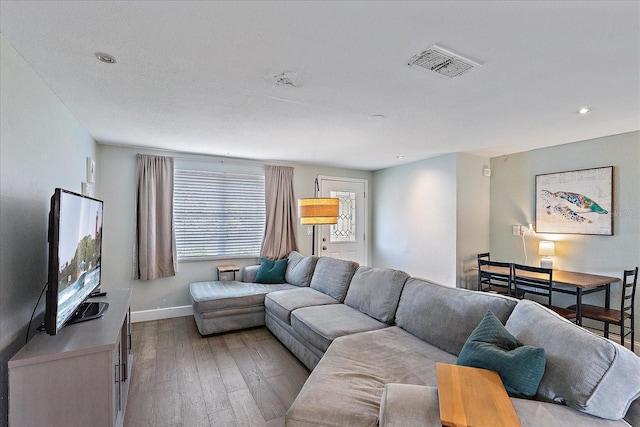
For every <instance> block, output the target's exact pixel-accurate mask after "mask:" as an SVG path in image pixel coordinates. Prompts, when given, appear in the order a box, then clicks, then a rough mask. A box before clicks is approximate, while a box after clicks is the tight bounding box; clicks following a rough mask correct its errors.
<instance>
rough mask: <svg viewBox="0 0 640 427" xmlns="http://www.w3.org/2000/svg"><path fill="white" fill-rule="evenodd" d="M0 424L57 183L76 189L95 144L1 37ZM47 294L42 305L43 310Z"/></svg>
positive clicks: (41, 272)
mask: <svg viewBox="0 0 640 427" xmlns="http://www.w3.org/2000/svg"><path fill="white" fill-rule="evenodd" d="M0 67H1V68H0V82H1V84H0V129H1V131H0V194H1V203H0V235H1V238H0V253H1V254H2V255H1V256H0V325H1V326H0V355H1V356H0V369H1V371H0V372H1V374H0V396H1V398H0V425H6V423H7V399H6V396H7V372H6V367H7V361H8V359H10V358H11V357H12V356H13V355H14V354H15V352H16V351H17V350H19V349H20V347H22V345H24V341H25V335H26V330H27V324H28V322H29V318H30V316H31V312H32V310H33V308H34V305H35V304H36V301H37V300H38V295H39V294H40V292H41V291H42V289H43V288H44V286H45V284H46V282H47V253H48V247H47V229H48V215H49V204H50V198H51V195H52V194H53V192H54V189H55V188H56V187H61V188H66V189H68V190H72V191H76V192H80V189H81V187H80V185H81V182H82V181H84V180H85V177H86V174H85V171H86V169H85V165H86V162H85V161H86V157H91V158H93V159H95V158H96V153H97V151H96V143H95V142H94V140H93V139H92V138H91V136H90V135H89V134H88V133H87V132H86V131H85V129H84V128H83V127H82V125H81V124H80V123H79V122H78V121H77V120H76V119H75V117H74V116H73V115H72V114H71V113H70V112H69V111H68V110H67V108H66V107H65V106H64V104H62V102H61V101H60V100H59V99H58V98H57V97H56V95H55V94H54V93H53V92H52V91H51V90H50V89H49V88H48V87H47V85H46V84H45V83H44V82H43V81H42V80H41V79H40V78H39V77H38V76H37V75H36V74H35V72H34V71H33V69H31V67H29V65H27V64H26V63H25V62H24V60H23V59H22V58H21V57H20V56H19V54H18V53H17V52H16V51H15V50H14V49H13V47H12V46H11V45H10V44H9V42H8V41H7V40H6V39H5V38H4V37H2V36H0ZM43 304H44V297H43V300H42V301H41V306H40V307H41V310H44V305H43Z"/></svg>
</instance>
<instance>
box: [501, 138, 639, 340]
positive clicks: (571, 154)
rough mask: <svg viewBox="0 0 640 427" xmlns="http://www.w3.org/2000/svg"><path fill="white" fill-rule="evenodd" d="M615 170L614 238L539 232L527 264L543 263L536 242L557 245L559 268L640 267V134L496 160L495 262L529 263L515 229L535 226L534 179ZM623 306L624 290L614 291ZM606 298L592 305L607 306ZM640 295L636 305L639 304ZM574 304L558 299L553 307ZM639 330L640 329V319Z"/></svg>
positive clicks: (617, 270)
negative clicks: (513, 227)
mask: <svg viewBox="0 0 640 427" xmlns="http://www.w3.org/2000/svg"><path fill="white" fill-rule="evenodd" d="M602 166H614V188H613V229H614V235H613V236H584V235H571V234H540V235H535V236H528V237H526V238H525V243H526V253H527V257H528V264H531V265H539V262H540V256H539V255H538V254H537V244H538V242H539V241H540V240H554V241H556V253H557V254H556V256H555V257H554V258H553V265H554V268H558V269H563V270H573V271H583V272H586V273H595V274H604V275H610V276H616V277H620V276H621V275H622V270H623V269H625V268H631V267H635V266H640V132H631V133H625V134H622V135H614V136H608V137H604V138H598V139H593V140H588V141H582V142H575V143H572V144H565V145H560V146H555V147H550V148H543V149H539V150H533V151H527V152H524V153H518V154H512V155H509V156H500V157H495V158H493V159H491V169H492V177H491V259H496V260H504V261H508V262H524V252H523V248H522V239H521V238H519V237H515V236H513V235H512V233H511V225H513V224H527V223H535V195H534V188H535V176H536V175H539V174H545V173H553V172H563V171H571V170H576V169H587V168H595V167H602ZM613 293H614V296H613V301H615V302H616V304H618V301H619V286H618V285H615V286H614V287H613ZM602 298H603V296H602V295H592V296H587V297H586V299H587V301H591V302H594V303H598V304H602ZM639 299H640V292H639V293H638V294H637V295H636V305H638V304H640V302H639V301H638V300H639ZM570 302H571V301H567V300H566V299H562V298H558V299H557V300H556V301H555V302H554V304H558V305H563V304H568V303H570ZM638 317H639V318H638V319H636V328H638V327H640V316H638Z"/></svg>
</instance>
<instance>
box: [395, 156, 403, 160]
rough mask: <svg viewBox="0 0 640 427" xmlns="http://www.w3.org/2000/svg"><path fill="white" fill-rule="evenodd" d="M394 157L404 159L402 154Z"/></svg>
mask: <svg viewBox="0 0 640 427" xmlns="http://www.w3.org/2000/svg"><path fill="white" fill-rule="evenodd" d="M396 159H404V156H396Z"/></svg>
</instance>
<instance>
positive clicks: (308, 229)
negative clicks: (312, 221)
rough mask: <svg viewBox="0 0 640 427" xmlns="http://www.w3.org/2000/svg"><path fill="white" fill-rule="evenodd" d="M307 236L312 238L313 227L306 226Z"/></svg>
mask: <svg viewBox="0 0 640 427" xmlns="http://www.w3.org/2000/svg"><path fill="white" fill-rule="evenodd" d="M307 236H313V226H312V227H309V226H307Z"/></svg>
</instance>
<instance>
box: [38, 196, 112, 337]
mask: <svg viewBox="0 0 640 427" xmlns="http://www.w3.org/2000/svg"><path fill="white" fill-rule="evenodd" d="M102 205H103V203H102V201H100V200H97V199H93V198H91V197H87V196H82V195H80V194H77V193H73V192H71V191H67V190H63V189H60V188H57V189H56V190H55V193H54V194H53V196H52V197H51V210H50V211H49V272H48V286H47V302H46V308H45V319H44V326H45V331H46V332H47V333H48V334H49V335H56V334H57V333H58V331H60V329H61V328H62V327H63V326H64V325H65V323H68V322H73V321H80V320H88V319H91V318H97V317H100V315H102V314H104V311H105V310H106V308H107V307H108V305H105V304H104V303H103V305H100V306H97V305H95V304H93V305H92V303H86V302H85V301H86V299H87V298H88V297H89V296H91V294H92V293H93V292H94V291H96V290H97V289H98V288H99V287H100V279H101V274H100V266H101V258H102Z"/></svg>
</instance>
